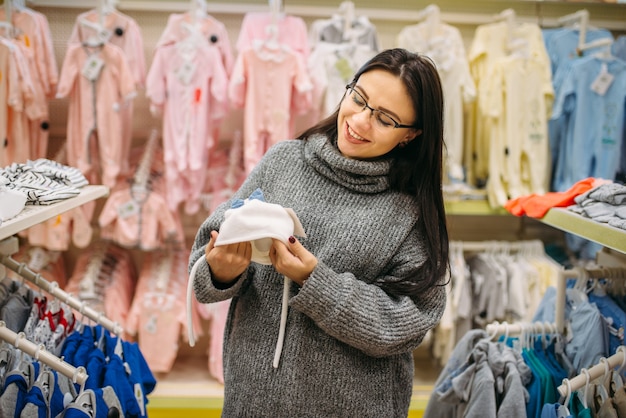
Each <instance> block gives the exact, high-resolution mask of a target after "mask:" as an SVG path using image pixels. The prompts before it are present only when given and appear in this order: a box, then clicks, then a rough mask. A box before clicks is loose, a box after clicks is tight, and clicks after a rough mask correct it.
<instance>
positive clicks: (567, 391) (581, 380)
mask: <svg viewBox="0 0 626 418" xmlns="http://www.w3.org/2000/svg"><path fill="white" fill-rule="evenodd" d="M625 355H626V346H623V345H621V346H619V347H617V350H616V353H615V354H613V355H612V356H610V357H608V358H605V357H602V358H601V359H600V363H598V364H596V365H595V366H593V367H591V368H589V369H583V373H580V374H579V375H577V376H576V377H573V378H572V379H563V383H562V384H561V385H560V386H559V387H558V388H557V390H558V391H559V393H560V394H561V396H565V397H567V396H568V395H571V393H572V392H574V391H577V390H578V389H581V388H583V387H584V386H585V385H586V384H588V383H589V382H591V381H593V380H595V379H598V378H599V377H602V376H604V375H605V374H606V373H607V372H608V371H609V370H611V369H614V368H616V367H617V366H620V368H622V369H623V368H624V367H625V366H626V356H625Z"/></svg>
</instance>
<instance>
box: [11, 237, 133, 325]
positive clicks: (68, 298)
mask: <svg viewBox="0 0 626 418" xmlns="http://www.w3.org/2000/svg"><path fill="white" fill-rule="evenodd" d="M12 238H13V239H17V238H15V237H12ZM0 264H3V265H4V266H5V267H7V268H9V269H11V270H13V271H14V272H16V273H17V274H19V275H20V276H21V277H23V278H24V279H26V280H28V281H29V282H31V283H33V284H35V285H36V286H37V287H39V288H41V289H43V290H44V291H46V292H48V293H49V294H50V295H52V296H54V297H55V298H57V299H59V300H61V301H63V302H65V303H66V304H67V305H69V306H70V307H72V308H73V309H75V310H77V311H79V312H80V313H81V314H82V315H85V316H86V317H88V318H89V319H91V320H93V321H95V322H97V323H99V324H101V325H102V326H103V327H104V328H105V329H107V330H109V331H111V332H113V333H114V334H116V335H118V336H119V335H121V334H122V333H123V332H124V329H123V328H122V326H121V325H119V324H118V323H117V322H114V321H111V320H110V319H109V318H107V317H105V316H104V313H103V312H98V311H96V310H95V309H93V308H91V307H89V306H86V304H85V302H84V301H81V300H79V299H77V298H75V297H74V296H72V295H70V294H69V293H67V292H65V291H64V290H63V289H61V288H60V287H59V285H58V283H56V282H52V283H51V282H49V281H47V280H46V279H44V278H43V277H42V276H41V274H39V273H35V272H34V271H32V270H31V269H30V268H29V267H28V266H27V265H26V264H24V263H20V262H18V261H16V260H14V259H13V258H11V256H10V255H6V254H0Z"/></svg>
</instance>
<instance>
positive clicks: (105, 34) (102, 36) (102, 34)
mask: <svg viewBox="0 0 626 418" xmlns="http://www.w3.org/2000/svg"><path fill="white" fill-rule="evenodd" d="M98 16H99V18H100V17H101V16H102V15H101V13H100V12H98ZM78 23H79V24H80V25H81V26H83V27H86V28H88V29H91V30H92V31H93V32H94V33H93V34H92V35H91V36H89V37H88V38H87V39H85V40H84V41H83V44H84V45H86V46H90V47H98V46H102V45H104V44H105V43H107V42H108V41H109V39H110V38H111V31H110V30H108V29H107V28H106V27H105V26H104V23H103V22H92V21H91V20H89V19H86V18H84V17H80V18H79V19H78Z"/></svg>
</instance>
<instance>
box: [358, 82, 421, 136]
mask: <svg viewBox="0 0 626 418" xmlns="http://www.w3.org/2000/svg"><path fill="white" fill-rule="evenodd" d="M348 90H352V91H353V92H355V93H356V94H358V95H359V97H360V98H361V99H362V100H363V105H364V106H363V109H366V108H367V109H369V110H370V112H372V114H374V112H380V113H382V114H383V115H385V116H387V117H388V118H389V119H390V120H391V121H392V122H393V129H400V128H407V129H419V127H418V126H417V125H415V124H413V125H403V124H401V123H398V122H396V120H395V119H394V118H392V117H391V115H389V114H387V113H385V112H383V111H382V110H380V109H374V108H373V107H371V106H370V105H369V103H367V100H365V97H363V95H362V94H361V93H359V91H358V90H357V89H356V88H355V85H354V84H348V85H346V93H347V91H348Z"/></svg>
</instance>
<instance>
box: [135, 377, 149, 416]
mask: <svg viewBox="0 0 626 418" xmlns="http://www.w3.org/2000/svg"><path fill="white" fill-rule="evenodd" d="M134 392H135V399H137V405H139V409H140V410H141V416H142V417H145V416H146V405H145V402H144V399H143V389H141V385H140V384H139V383H135V386H134Z"/></svg>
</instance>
